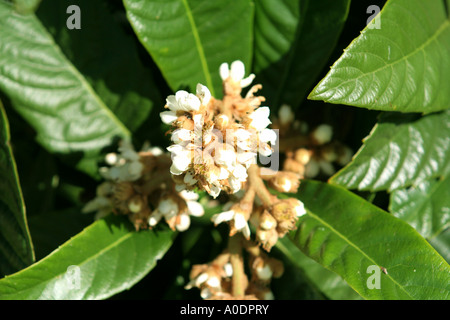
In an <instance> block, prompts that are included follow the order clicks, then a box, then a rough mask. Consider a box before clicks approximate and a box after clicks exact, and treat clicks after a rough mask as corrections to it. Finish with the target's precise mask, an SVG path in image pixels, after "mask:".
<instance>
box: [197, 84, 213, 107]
mask: <svg viewBox="0 0 450 320" xmlns="http://www.w3.org/2000/svg"><path fill="white" fill-rule="evenodd" d="M197 97H199V98H200V101H201V102H202V104H203V105H204V106H206V105H207V104H208V102H209V100H210V99H211V92H210V91H209V89H208V88H207V87H206V86H204V85H202V84H200V83H199V84H197Z"/></svg>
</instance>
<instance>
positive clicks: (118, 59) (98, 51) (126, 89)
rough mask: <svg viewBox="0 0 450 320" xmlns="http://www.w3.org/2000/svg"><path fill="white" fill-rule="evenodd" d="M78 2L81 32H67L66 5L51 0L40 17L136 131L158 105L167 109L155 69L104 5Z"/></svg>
mask: <svg viewBox="0 0 450 320" xmlns="http://www.w3.org/2000/svg"><path fill="white" fill-rule="evenodd" d="M76 3H77V5H78V6H79V7H80V10H81V11H82V13H81V15H82V18H81V29H80V30H69V29H68V28H67V27H66V19H67V17H68V16H69V15H68V14H67V13H66V9H67V7H68V5H69V3H68V2H67V1H59V0H46V1H44V2H43V3H42V4H41V6H40V7H39V10H38V11H37V12H36V15H37V16H38V18H39V19H40V21H41V22H42V24H43V25H44V26H45V27H46V28H47V30H49V32H50V33H51V34H52V36H53V37H54V39H55V42H56V43H57V44H58V45H59V47H60V48H61V50H62V51H63V53H64V54H65V55H66V57H67V58H68V59H69V60H70V61H71V63H73V64H74V66H75V67H76V68H77V69H78V70H79V71H80V73H81V74H83V76H84V77H85V78H86V80H87V81H88V82H89V84H90V85H91V86H92V88H93V89H94V90H95V92H96V93H97V94H98V95H99V96H100V98H101V99H102V101H103V102H104V103H105V104H106V105H107V106H108V107H109V108H110V109H111V110H112V111H113V113H114V114H115V116H117V117H118V118H119V120H120V121H122V122H123V124H124V125H125V126H126V127H127V128H128V129H130V130H131V131H132V132H134V131H135V130H136V129H137V128H138V127H139V126H140V125H141V124H142V123H143V121H144V120H145V119H146V118H147V117H148V115H149V113H150V111H151V110H152V107H153V106H154V104H155V103H156V104H157V106H158V107H159V106H160V108H161V109H162V108H163V106H164V103H163V100H162V98H161V96H160V94H159V92H158V91H156V90H155V84H154V81H153V78H152V75H151V73H150V70H149V69H148V68H147V67H145V66H144V65H143V64H142V62H141V61H140V59H139V56H138V52H137V49H138V48H137V44H138V42H137V41H133V38H132V37H131V36H130V35H128V34H126V33H125V31H124V29H123V28H121V25H119V23H118V21H117V19H114V16H113V15H112V14H111V12H110V9H109V8H108V7H107V6H106V3H105V2H103V1H90V0H78V1H77V2H76ZM125 23H127V21H125ZM112 53H113V54H112ZM157 118H159V116H157Z"/></svg>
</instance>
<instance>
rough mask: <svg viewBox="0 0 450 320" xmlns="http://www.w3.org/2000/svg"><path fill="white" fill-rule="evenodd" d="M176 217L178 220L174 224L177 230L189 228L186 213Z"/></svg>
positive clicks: (188, 218) (189, 223) (189, 219)
mask: <svg viewBox="0 0 450 320" xmlns="http://www.w3.org/2000/svg"><path fill="white" fill-rule="evenodd" d="M178 218H179V222H178V224H177V225H176V226H175V227H176V228H177V230H178V231H180V232H183V231H186V230H187V229H189V226H190V225H191V218H190V217H189V216H188V215H187V214H180V215H179V216H178Z"/></svg>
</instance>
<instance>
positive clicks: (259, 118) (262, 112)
mask: <svg viewBox="0 0 450 320" xmlns="http://www.w3.org/2000/svg"><path fill="white" fill-rule="evenodd" d="M269 115H270V109H269V108H268V107H260V108H258V109H256V110H255V111H254V112H253V113H251V114H250V115H249V117H250V119H252V122H251V123H250V125H251V126H252V127H253V128H255V129H256V130H258V131H262V130H263V129H265V128H266V127H267V126H268V125H269V124H271V123H272V122H271V121H270V120H269Z"/></svg>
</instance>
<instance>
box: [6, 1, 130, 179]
mask: <svg viewBox="0 0 450 320" xmlns="http://www.w3.org/2000/svg"><path fill="white" fill-rule="evenodd" d="M0 90H2V91H3V92H4V93H6V95H7V96H8V97H9V98H10V99H11V101H12V103H13V105H14V107H15V109H16V110H17V111H18V112H19V113H20V114H21V115H22V116H23V117H24V118H25V119H26V120H27V121H28V122H29V123H30V124H31V125H32V126H33V127H34V129H35V130H36V132H37V140H38V141H39V142H40V143H41V144H42V145H43V146H44V147H45V148H46V149H47V150H49V151H50V152H53V153H60V154H65V155H67V154H71V155H73V156H75V157H77V159H76V160H77V161H79V160H82V159H83V158H84V160H83V161H82V162H80V163H78V167H79V168H80V169H83V170H84V171H86V172H88V173H90V174H92V175H94V174H95V173H96V171H97V166H96V162H95V161H96V160H97V159H96V156H97V154H98V151H99V150H100V149H101V148H103V147H105V146H108V145H110V144H111V141H112V139H113V138H116V137H128V136H129V131H128V129H127V128H126V127H125V126H124V125H123V124H122V123H121V122H120V121H119V120H118V119H117V118H116V116H115V115H114V114H113V113H112V112H111V110H110V109H108V107H107V106H106V105H105V104H104V102H103V101H102V100H101V99H100V98H99V96H98V95H97V94H96V93H95V92H94V90H93V89H92V87H91V86H90V85H89V83H88V82H87V80H86V79H85V78H84V77H83V76H82V75H81V74H80V73H79V72H78V71H77V70H76V69H75V68H74V66H73V65H72V64H71V63H70V62H69V61H68V60H67V58H66V57H65V56H64V55H63V54H62V53H61V50H60V48H59V47H58V46H57V45H56V44H55V42H54V40H53V38H52V37H51V36H50V34H49V33H48V32H47V30H45V28H44V27H43V26H42V24H41V23H40V22H39V20H38V19H37V18H36V16H35V15H34V14H31V15H27V16H22V15H18V14H15V13H14V12H13V8H12V6H11V5H9V4H8V3H5V2H0Z"/></svg>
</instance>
